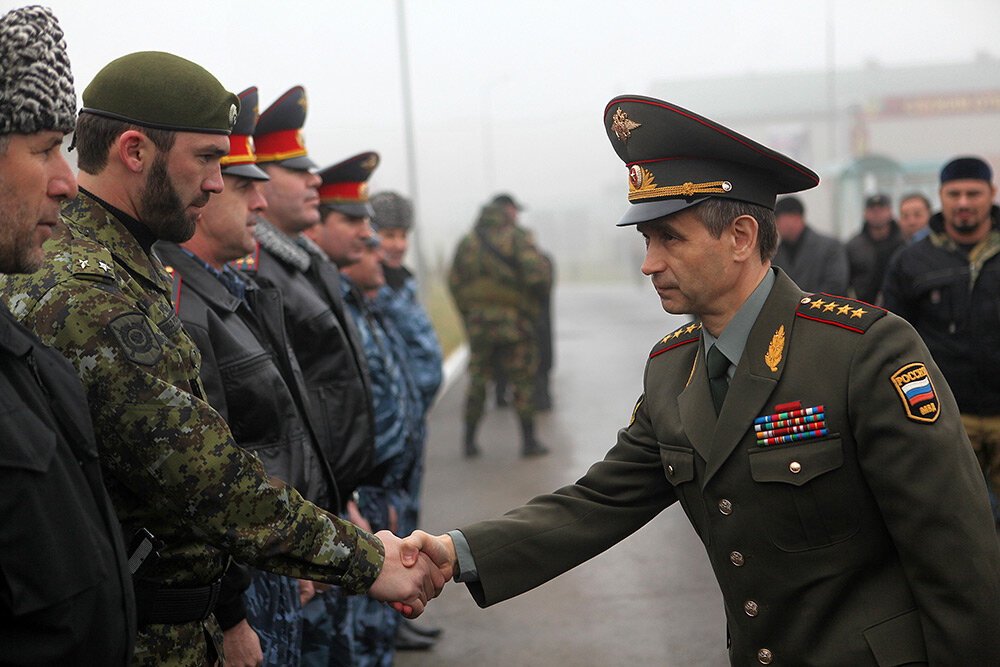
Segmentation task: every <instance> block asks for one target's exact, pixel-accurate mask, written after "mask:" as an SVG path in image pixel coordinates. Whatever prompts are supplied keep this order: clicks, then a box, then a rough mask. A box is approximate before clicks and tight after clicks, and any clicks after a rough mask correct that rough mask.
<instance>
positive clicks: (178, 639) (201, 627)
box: [132, 616, 222, 667]
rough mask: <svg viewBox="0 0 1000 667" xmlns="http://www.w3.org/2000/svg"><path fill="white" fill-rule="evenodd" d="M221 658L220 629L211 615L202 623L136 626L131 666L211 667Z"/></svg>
mask: <svg viewBox="0 0 1000 667" xmlns="http://www.w3.org/2000/svg"><path fill="white" fill-rule="evenodd" d="M221 655H222V629H221V628H219V624H218V623H217V622H216V621H215V616H209V617H208V618H207V619H206V620H205V621H191V622H190V623H172V624H169V625H166V624H161V623H151V624H149V625H144V626H142V627H140V628H139V632H138V633H137V634H136V637H135V653H134V654H133V655H132V664H133V665H143V666H144V667H147V666H148V667H152V666H153V665H178V666H181V665H183V666H184V667H188V666H192V667H193V666H195V665H197V666H199V667H201V666H202V665H208V666H209V667H211V666H212V665H215V664H216V662H217V660H218V657H219V656H221ZM219 662H220V663H221V661H219Z"/></svg>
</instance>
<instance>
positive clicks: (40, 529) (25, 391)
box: [0, 7, 136, 665]
mask: <svg viewBox="0 0 1000 667" xmlns="http://www.w3.org/2000/svg"><path fill="white" fill-rule="evenodd" d="M75 121H76V95H75V94H74V92H73V78H72V75H71V73H70V68H69V59H68V58H67V56H66V44H65V41H64V40H63V32H62V29H61V28H60V27H59V24H58V22H57V21H56V19H55V17H54V16H53V15H52V13H51V12H49V10H47V9H43V8H41V7H25V8H22V9H16V10H14V11H11V12H9V13H7V14H6V15H5V16H3V17H2V18H0V209H2V210H3V211H4V213H3V221H2V223H0V272H3V273H30V272H33V271H35V270H36V269H38V268H39V266H40V265H41V262H42V261H43V256H42V251H41V245H42V242H43V241H45V239H47V238H48V237H49V235H50V234H51V230H52V227H53V226H54V225H55V224H56V221H57V220H58V218H59V203H60V202H61V201H62V200H64V199H71V198H73V197H75V196H76V192H77V190H76V179H75V178H74V176H73V172H72V171H71V170H70V168H69V165H68V164H66V160H65V159H64V158H63V157H62V154H61V153H60V150H59V149H60V146H61V145H62V139H63V135H64V134H66V133H68V132H71V131H72V130H73V128H74V126H75ZM0 396H3V404H4V407H3V410H2V411H0V412H2V414H0V516H3V523H2V527H0V582H2V583H0V661H2V662H3V663H4V664H14V665H21V664H52V665H57V664H61V665H68V664H74V665H125V664H128V662H129V659H130V658H131V655H132V647H133V641H134V637H135V631H136V617H135V599H134V597H133V594H132V581H131V577H130V576H129V570H128V566H127V563H126V556H125V550H124V546H123V544H122V537H121V529H120V526H119V524H118V519H117V517H116V516H115V514H114V511H113V509H112V507H111V501H110V499H109V498H108V495H107V492H106V491H105V489H104V484H103V481H102V478H101V470H100V464H99V460H98V454H97V443H96V441H95V438H94V431H93V427H92V426H91V422H90V413H89V411H88V408H87V403H86V398H85V396H84V393H83V387H82V385H81V384H80V379H79V377H78V376H77V374H76V371H75V370H74V369H73V367H72V366H71V365H70V364H69V363H68V362H67V361H66V360H65V359H63V358H62V357H61V356H60V355H59V354H58V353H57V352H55V350H53V349H52V348H51V347H49V346H47V345H43V344H42V343H41V342H40V341H39V340H38V338H36V337H35V336H34V334H32V333H30V332H29V331H28V330H27V329H25V328H24V327H22V326H21V325H20V324H19V323H17V322H16V320H15V319H14V318H13V317H12V316H11V314H10V311H9V310H7V308H6V307H5V306H0Z"/></svg>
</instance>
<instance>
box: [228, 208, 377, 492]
mask: <svg viewBox="0 0 1000 667" xmlns="http://www.w3.org/2000/svg"><path fill="white" fill-rule="evenodd" d="M257 237H258V239H260V249H259V253H258V256H257V260H256V262H255V263H252V265H250V266H247V267H244V269H243V272H244V273H245V274H246V275H249V276H251V277H252V278H253V279H254V280H256V281H257V283H258V284H259V285H261V286H269V287H273V288H276V289H278V290H279V291H280V292H281V296H282V300H283V304H284V313H285V327H286V329H287V331H288V335H289V339H290V340H291V345H292V349H293V350H294V351H295V356H296V357H297V358H298V360H299V364H300V365H301V367H302V373H303V376H304V377H305V383H306V389H307V390H308V393H309V399H310V404H311V406H312V409H313V410H314V417H315V419H314V424H315V425H316V432H317V435H318V437H319V440H320V442H321V443H323V445H322V447H323V451H324V453H325V454H326V456H327V460H328V461H330V465H331V468H332V469H333V475H334V478H335V479H336V480H337V487H338V489H339V490H340V499H341V502H342V503H343V502H346V500H347V499H348V498H349V497H350V495H351V493H353V492H354V490H355V489H356V488H357V487H358V486H359V485H360V484H361V482H362V481H364V480H365V479H366V478H367V477H368V476H369V475H370V474H371V472H372V467H373V466H374V461H375V417H374V412H373V408H372V393H371V384H370V380H369V377H368V365H367V362H366V361H365V356H364V348H363V346H362V345H361V343H360V339H359V338H358V337H357V331H356V330H355V329H354V323H353V322H351V321H350V317H348V316H347V315H346V314H345V312H344V304H343V299H342V297H341V295H340V283H339V276H340V273H339V272H338V271H337V269H336V267H335V266H333V265H332V264H331V263H329V262H327V261H326V260H322V259H319V258H314V257H313V256H312V255H310V254H309V253H308V252H306V251H305V250H304V249H303V248H301V247H299V246H298V245H296V244H295V243H294V242H293V241H292V240H291V239H289V238H288V237H287V236H285V235H284V234H281V232H279V231H277V230H276V229H274V228H273V227H271V225H269V224H267V223H266V222H264V221H261V222H259V223H258V226H257ZM330 272H332V274H331V273H330ZM319 276H323V278H324V279H325V283H324V280H321V279H319ZM334 280H336V281H337V282H336V285H335V286H330V288H329V289H327V288H325V287H323V285H324V284H326V285H331V283H332V281H334ZM334 287H335V289H334Z"/></svg>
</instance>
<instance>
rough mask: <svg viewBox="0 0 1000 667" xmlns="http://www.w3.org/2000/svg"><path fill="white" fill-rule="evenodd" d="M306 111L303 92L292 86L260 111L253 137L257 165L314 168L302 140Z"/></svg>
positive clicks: (302, 168) (302, 89) (304, 91)
mask: <svg viewBox="0 0 1000 667" xmlns="http://www.w3.org/2000/svg"><path fill="white" fill-rule="evenodd" d="M306 108H307V104H306V90H305V88H303V87H302V86H295V87H294V88H292V89H291V90H289V91H288V92H286V93H285V94H284V95H282V96H281V97H279V98H278V99H277V100H275V101H274V103H273V104H272V105H271V106H269V107H268V108H266V109H264V113H262V114H261V115H260V118H258V119H257V127H256V129H254V133H253V139H254V147H255V149H256V152H257V163H258V164H261V163H264V162H272V163H275V164H280V165H281V166H282V167H287V168H288V169H301V170H308V169H315V168H316V163H315V162H313V161H312V160H310V159H309V153H308V152H307V151H306V142H305V139H304V138H303V136H302V126H303V125H305V124H306Z"/></svg>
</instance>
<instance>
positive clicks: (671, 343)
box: [649, 322, 701, 359]
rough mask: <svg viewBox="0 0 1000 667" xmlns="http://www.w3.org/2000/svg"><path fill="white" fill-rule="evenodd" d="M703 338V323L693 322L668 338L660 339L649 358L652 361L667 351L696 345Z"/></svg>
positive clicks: (671, 333)
mask: <svg viewBox="0 0 1000 667" xmlns="http://www.w3.org/2000/svg"><path fill="white" fill-rule="evenodd" d="M700 337H701V322H691V323H690V324H685V325H684V326H682V327H680V328H679V329H676V330H674V331H672V332H670V333H668V334H667V335H666V336H664V337H663V338H661V339H660V342H659V343H657V344H656V345H655V346H654V347H653V350H652V351H651V352H650V353H649V358H650V359H652V358H653V357H655V356H656V355H658V354H662V353H664V352H666V351H667V350H672V349H674V348H675V347H679V346H681V345H687V344H688V343H694V342H696V341H697V340H698V339H699V338H700Z"/></svg>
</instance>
